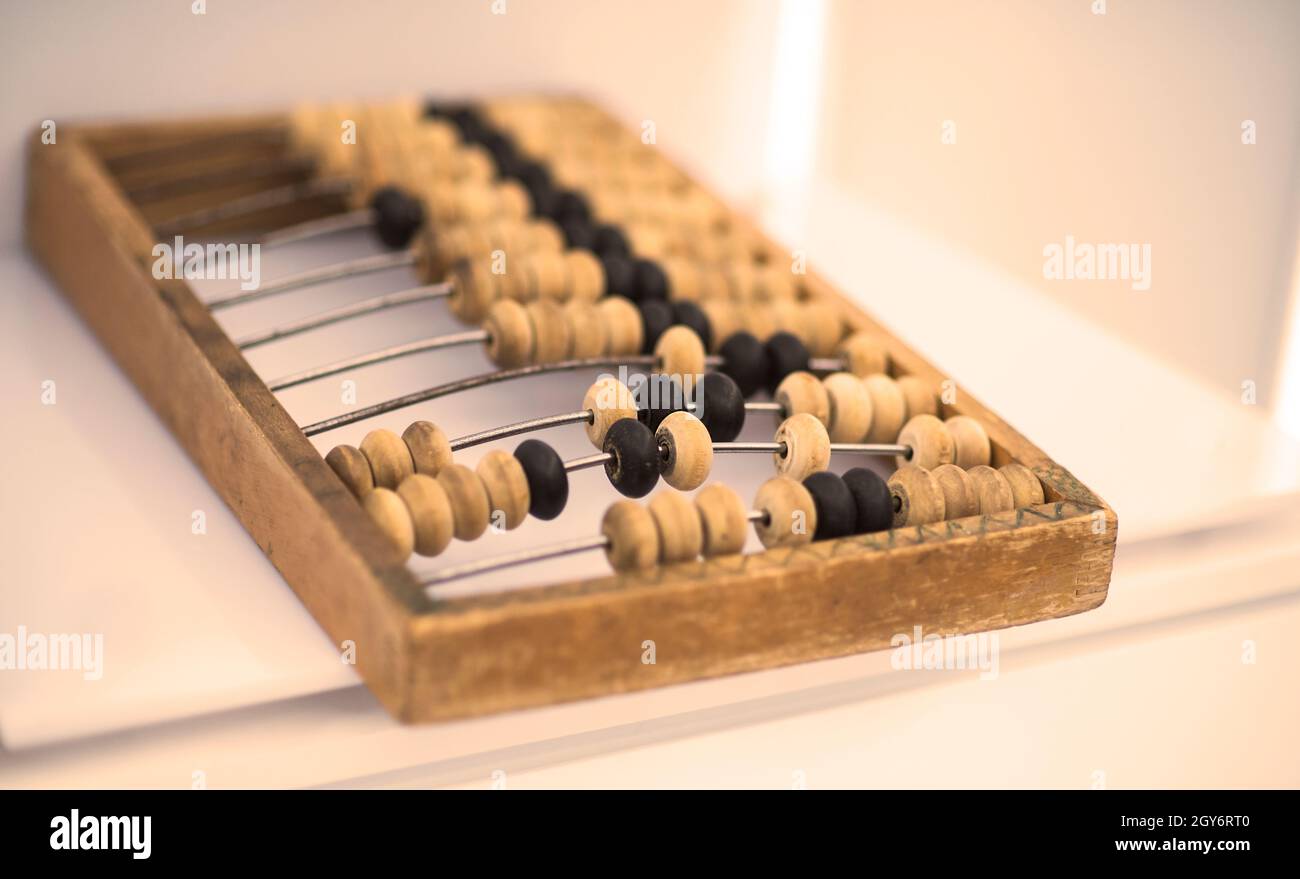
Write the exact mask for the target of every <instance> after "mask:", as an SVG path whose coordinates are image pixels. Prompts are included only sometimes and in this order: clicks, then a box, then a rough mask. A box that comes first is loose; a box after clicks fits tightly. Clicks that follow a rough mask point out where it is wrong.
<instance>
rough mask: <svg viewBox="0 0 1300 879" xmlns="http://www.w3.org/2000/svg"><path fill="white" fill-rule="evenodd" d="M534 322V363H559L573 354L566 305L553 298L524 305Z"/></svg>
mask: <svg viewBox="0 0 1300 879" xmlns="http://www.w3.org/2000/svg"><path fill="white" fill-rule="evenodd" d="M524 310H525V311H527V312H528V317H529V319H530V320H531V321H532V322H533V360H532V362H533V363H558V362H559V361H561V360H568V359H569V358H570V357H572V356H573V335H572V333H571V332H570V329H569V318H568V316H567V315H565V313H564V307H563V306H562V305H560V303H558V302H556V301H554V300H551V299H539V300H537V301H536V302H530V303H528V304H527V305H525V306H524Z"/></svg>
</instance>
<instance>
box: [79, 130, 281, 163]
mask: <svg viewBox="0 0 1300 879" xmlns="http://www.w3.org/2000/svg"><path fill="white" fill-rule="evenodd" d="M287 139H288V130H287V129H285V128H250V129H247V130H244V131H232V132H223V133H221V134H212V135H206V136H203V137H196V138H192V139H190V140H184V141H181V142H180V143H173V144H168V145H167V146H161V147H152V148H150V149H147V150H140V151H139V152H134V153H127V154H126V155H123V156H117V157H116V158H112V159H108V160H107V161H106V162H105V163H104V164H105V165H107V166H108V168H109V169H110V170H112V171H113V172H114V173H120V172H122V171H125V170H129V169H131V168H134V167H145V166H157V165H159V164H163V163H166V162H167V161H168V160H169V159H175V158H179V159H181V160H183V161H190V160H192V159H195V158H197V157H201V156H203V155H204V154H207V153H214V152H220V151H221V150H222V149H224V148H226V147H229V146H232V145H233V146H240V145H242V144H245V143H253V144H258V143H262V144H266V145H268V146H276V145H282V144H284V143H285V141H286V140H287Z"/></svg>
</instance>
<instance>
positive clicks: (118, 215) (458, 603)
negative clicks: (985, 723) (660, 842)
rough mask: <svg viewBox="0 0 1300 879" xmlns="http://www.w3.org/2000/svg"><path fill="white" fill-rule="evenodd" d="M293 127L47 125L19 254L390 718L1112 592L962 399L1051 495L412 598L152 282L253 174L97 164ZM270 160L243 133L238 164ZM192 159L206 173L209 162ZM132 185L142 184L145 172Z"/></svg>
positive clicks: (346, 511)
mask: <svg viewBox="0 0 1300 879" xmlns="http://www.w3.org/2000/svg"><path fill="white" fill-rule="evenodd" d="M287 121H288V119H287V116H275V115H267V116H259V117H245V118H223V119H216V120H204V121H189V122H161V123H136V124H107V125H82V126H61V127H60V128H59V129H58V131H57V141H56V142H55V143H53V144H47V143H43V142H42V139H41V136H40V135H41V132H39V131H38V132H36V133H35V135H34V136H33V138H32V142H31V147H30V150H29V158H28V191H27V216H26V224H27V241H28V245H29V247H30V248H31V249H32V251H33V252H34V253H35V254H36V256H37V257H38V258H39V259H40V260H41V262H43V263H44V265H45V266H46V268H47V269H48V271H49V273H50V274H51V276H52V277H53V278H54V279H55V281H57V282H58V284H59V285H60V286H61V287H62V288H63V290H64V293H65V294H66V296H67V297H68V299H69V300H70V301H71V302H72V303H73V305H74V306H75V307H76V308H77V309H78V311H80V313H81V315H82V317H83V318H84V319H85V321H86V322H87V323H88V324H89V325H90V327H91V329H92V330H94V332H95V333H96V335H98V336H99V338H100V339H101V341H102V342H103V344H104V346H105V347H106V348H107V349H108V351H109V353H110V354H111V355H112V356H113V358H114V359H115V360H116V361H117V362H118V364H119V365H120V366H121V367H122V369H123V370H125V371H126V373H127V374H128V375H129V376H130V377H131V380H132V381H133V382H134V383H135V384H136V386H137V387H138V388H139V389H140V391H141V393H142V394H143V395H144V397H145V399H147V400H148V402H149V404H150V405H151V406H152V407H153V408H154V410H155V411H156V412H157V413H158V415H159V416H160V417H161V418H162V420H163V422H164V423H165V424H166V425H167V427H168V429H169V430H171V432H172V433H173V434H174V435H175V436H176V438H177V439H178V440H179V441H180V443H181V445H183V446H184V447H185V449H186V451H187V452H188V453H189V455H190V457H191V458H192V459H193V460H194V462H195V463H196V464H198V466H199V467H200V469H202V471H203V473H204V474H205V476H206V477H207V479H208V481H209V482H210V483H211V484H212V485H213V486H214V487H215V488H216V489H217V491H218V492H219V493H220V494H221V497H222V498H223V499H224V500H225V502H226V503H227V504H228V505H229V506H230V508H231V509H232V510H233V511H234V512H235V514H236V515H237V516H238V517H239V520H240V521H241V522H242V523H243V525H244V527H245V528H246V529H247V530H248V533H249V534H251V535H252V536H253V539H254V540H256V541H257V543H258V545H259V546H260V547H261V548H262V551H263V552H264V553H266V556H267V558H269V559H270V560H271V562H272V563H273V564H274V565H275V566H276V567H277V568H278V569H279V571H280V572H281V574H283V576H284V578H285V580H286V581H287V582H288V583H289V585H290V586H291V587H292V588H293V590H294V591H295V592H296V593H297V594H298V597H299V598H300V599H301V601H302V602H303V604H305V605H306V607H307V609H308V610H309V611H310V612H311V613H312V615H313V616H314V617H315V618H316V620H317V622H319V623H320V625H321V627H322V628H323V629H324V630H325V631H326V633H328V635H329V637H330V638H332V639H333V640H334V641H335V643H340V642H342V641H345V640H351V641H354V642H355V643H356V645H357V651H356V656H357V668H358V669H359V671H360V673H361V676H362V678H363V679H364V680H365V682H366V684H367V685H368V686H369V687H370V689H371V690H372V691H373V692H374V693H375V695H376V696H378V697H379V699H380V701H382V702H383V704H384V705H385V706H386V707H387V709H388V710H389V711H390V712H392V714H393V715H394V716H396V717H398V718H400V719H401V720H403V721H406V722H421V721H432V720H440V719H446V718H454V717H464V716H472V715H479V714H485V713H489V712H495V711H503V710H506V709H513V708H521V707H526V706H533V705H544V704H548V703H553V702H561V701H566V700H571V699H581V698H587V697H592V696H598V695H603V694H607V693H618V692H625V691H631V690H638V689H642V688H647V687H656V686H663V685H665V684H671V683H677V682H681V681H690V680H695V679H698V678H705V677H713V676H717V675H724V674H731V673H735V672H743V671H752V670H755V669H762V668H770V667H773V666H780V665H786V664H790V663H796V662H804V661H808V660H814V659H823V658H827V657H834V656H843V655H846V654H852V653H859V652H865V651H870V650H878V649H881V648H885V647H888V646H889V644H890V639H891V637H892V636H893V635H894V634H896V633H899V632H906V633H910V632H911V631H912V630H913V626H916V625H920V626H922V627H923V629H924V630H925V631H926V632H927V633H933V634H936V635H945V634H956V633H970V632H978V631H984V630H988V629H997V628H1003V627H1006V626H1015V625H1021V624H1024V623H1031V622H1036V621H1039V620H1045V619H1050V618H1053V617H1061V616H1067V615H1070V614H1075V613H1080V612H1083V611H1087V610H1091V609H1092V608H1095V607H1097V606H1099V605H1100V604H1102V603H1103V602H1104V601H1105V599H1106V592H1107V588H1108V585H1109V582H1110V574H1111V566H1112V563H1113V560H1114V553H1115V538H1116V532H1117V524H1118V523H1117V519H1116V516H1115V513H1114V511H1113V510H1111V509H1110V508H1109V507H1108V506H1107V505H1106V504H1105V503H1104V502H1103V501H1102V500H1101V499H1100V498H1098V497H1097V496H1096V495H1095V494H1094V493H1093V492H1092V491H1090V490H1089V489H1088V488H1087V487H1086V486H1085V485H1083V483H1081V482H1079V481H1078V480H1077V479H1075V478H1074V476H1072V475H1071V474H1070V473H1069V472H1068V471H1067V470H1065V468H1063V467H1061V466H1060V465H1059V464H1057V463H1056V462H1055V461H1053V460H1052V459H1051V458H1049V457H1048V456H1047V455H1046V454H1045V453H1043V452H1042V451H1041V450H1039V449H1038V448H1037V447H1036V446H1034V445H1033V444H1032V443H1030V442H1029V441H1028V440H1027V439H1025V438H1024V437H1023V436H1021V435H1020V434H1019V433H1017V432H1016V431H1015V430H1014V429H1012V428H1011V427H1010V426H1009V425H1008V424H1007V423H1006V422H1005V421H1003V420H1002V419H1001V418H999V417H998V416H997V415H995V414H994V413H993V412H991V411H989V410H988V409H987V408H986V407H984V406H983V405H981V404H980V403H979V402H977V401H976V400H975V399H974V398H973V397H971V396H970V394H968V393H966V392H965V391H962V392H961V393H960V394H959V396H958V399H957V402H956V403H955V404H953V405H945V406H944V407H943V409H944V411H943V412H942V415H943V417H947V416H949V415H955V414H963V415H970V416H973V417H975V418H977V419H979V420H980V421H981V422H982V423H983V424H984V426H985V427H986V429H987V431H988V434H989V436H990V438H991V440H992V444H993V461H992V463H993V466H995V467H996V466H1000V465H1002V464H1005V463H1008V462H1011V461H1018V462H1020V463H1021V464H1024V465H1025V466H1027V467H1029V468H1030V469H1031V470H1032V471H1033V472H1034V473H1035V474H1036V475H1037V476H1038V478H1039V479H1040V480H1041V481H1042V483H1043V487H1044V491H1045V497H1046V503H1044V504H1042V505H1040V506H1036V507H1032V508H1027V509H1021V510H1016V511H1014V512H1009V513H1005V514H999V515H990V516H976V517H971V518H968V519H961V520H957V521H948V522H941V523H938V524H935V525H928V526H923V527H910V528H902V529H895V530H893V531H889V532H884V533H879V534H871V535H865V536H857V537H845V538H841V539H838V540H833V541H825V542H819V543H812V544H809V545H806V546H802V547H799V548H796V549H774V550H769V551H767V552H763V553H759V554H753V555H744V556H732V557H726V558H719V559H715V560H711V561H696V562H688V563H682V564H677V565H671V566H666V567H661V568H656V569H653V570H650V571H648V572H645V573H639V574H620V575H609V576H603V577H597V578H594V579H589V580H583V581H577V582H569V583H559V584H554V585H549V586H540V587H535V588H527V589H520V590H517V591H513V592H509V593H501V594H490V595H483V596H477V597H464V598H452V599H430V598H428V597H426V595H425V593H424V591H423V590H422V589H421V588H420V586H419V584H418V583H417V581H416V579H415V577H414V575H413V574H412V573H411V572H410V571H409V570H408V569H407V567H406V564H405V560H404V559H403V558H401V557H399V555H398V554H397V552H396V551H395V550H394V548H393V547H392V546H391V545H390V544H389V543H388V541H387V539H386V538H385V537H384V535H383V534H382V533H381V532H380V531H379V529H378V527H377V526H376V525H374V524H373V523H372V522H371V520H370V519H369V517H368V516H367V515H366V514H365V512H364V511H363V510H362V508H361V506H360V504H358V503H357V502H356V500H355V499H354V498H353V497H352V495H351V494H349V493H348V491H347V489H345V488H344V486H343V484H342V483H341V482H340V481H339V479H338V477H336V476H335V474H334V473H333V471H332V470H330V468H329V467H328V466H327V465H326V464H325V462H324V460H323V459H322V457H321V455H320V454H319V453H318V452H317V451H316V449H315V448H314V447H313V446H312V444H311V443H310V442H309V441H308V440H307V438H306V437H305V436H304V435H303V433H302V431H301V430H300V429H299V428H298V426H297V425H296V424H295V423H294V421H293V420H292V419H291V418H290V417H289V415H288V413H287V412H286V411H285V410H284V408H283V407H282V406H281V405H280V404H279V402H278V401H277V400H276V398H275V397H274V395H272V393H271V392H270V391H269V390H268V389H267V387H266V385H265V384H264V383H263V381H262V380H261V379H260V378H259V377H258V376H257V374H256V373H254V371H253V370H252V368H250V366H249V365H248V363H247V362H246V361H245V360H244V358H243V356H242V355H241V354H240V352H239V350H238V349H237V348H236V346H235V345H234V343H233V342H232V341H231V340H230V339H229V338H228V337H227V336H226V334H225V333H224V332H223V331H222V329H221V328H220V327H219V326H218V325H217V323H216V321H215V320H214V319H213V317H212V315H211V314H210V313H209V311H208V310H207V308H205V307H204V306H203V305H202V304H201V303H200V302H199V300H198V299H197V298H196V296H195V294H194V292H193V291H192V290H191V288H190V286H189V285H188V284H187V283H185V282H184V281H183V280H162V281H159V280H155V279H154V278H153V276H152V274H151V271H150V266H151V265H152V263H153V256H152V254H151V251H152V248H153V246H154V243H155V238H154V235H153V234H152V232H151V231H150V223H151V221H156V220H157V219H159V218H160V217H161V215H162V213H160V212H166V211H173V212H175V211H184V210H188V209H193V208H199V207H204V206H206V205H208V204H215V203H219V202H221V201H224V200H226V199H229V198H233V197H236V196H239V195H244V194H248V193H249V192H252V191H254V190H256V189H257V188H260V187H262V186H265V185H267V184H268V181H266V180H261V181H243V182H233V181H232V182H231V183H230V184H229V185H223V186H221V187H219V188H214V189H209V190H207V191H205V192H204V193H202V194H201V195H200V196H197V197H187V198H181V199H173V200H170V201H168V202H166V203H165V204H163V205H157V204H156V205H152V206H149V207H146V208H139V207H137V206H136V205H133V204H132V203H131V202H130V201H129V200H128V198H127V197H126V196H125V194H124V193H123V191H122V189H121V188H120V186H119V185H118V183H116V182H115V181H114V178H113V177H111V176H110V175H109V173H108V171H107V169H106V165H105V162H106V161H108V160H110V159H112V157H114V156H121V155H126V154H130V153H132V152H135V151H139V150H145V149H152V148H156V147H165V146H167V145H169V144H179V143H183V142H185V141H187V140H191V139H195V138H201V137H208V136H213V135H222V134H225V133H229V134H232V135H234V134H238V133H240V132H249V131H259V130H263V129H265V130H267V131H270V130H273V129H276V128H282V127H284V126H285V125H286V124H287ZM267 150H268V148H267V147H265V146H259V145H258V144H257V143H256V142H252V141H250V142H249V143H248V145H247V146H246V147H243V148H241V151H239V152H236V153H235V158H247V159H252V158H256V157H259V156H261V155H265V154H266V152H267ZM229 158H230V155H229V154H228V155H227V159H229ZM192 164H193V167H192V168H191V170H193V171H196V172H197V171H203V170H205V169H206V170H212V169H213V167H214V166H213V165H212V163H211V162H210V161H208V160H205V159H203V158H202V156H196V157H195V159H194V161H193V163H192ZM174 167H175V166H173V168H174ZM136 177H137V178H138V179H141V180H148V179H149V171H148V169H146V170H145V171H144V172H140V173H137V174H136ZM307 218H309V212H308V210H307V209H306V208H305V207H304V206H302V205H289V206H285V207H283V208H277V209H274V210H273V211H268V212H265V213H263V214H262V215H260V219H261V220H262V221H268V220H269V221H273V222H275V223H280V224H288V223H291V222H295V221H298V220H302V219H307ZM736 222H737V223H739V224H742V225H744V226H746V227H749V228H752V227H751V226H750V224H749V223H748V222H747V221H746V220H745V219H744V218H743V217H736ZM201 231H203V232H204V233H205V234H209V235H211V234H217V233H221V232H226V231H237V229H236V228H235V227H231V226H229V225H228V224H227V225H220V224H214V225H212V226H209V227H205V228H204V229H203V230H201ZM806 281H807V283H806V287H807V289H808V290H809V291H810V293H811V295H813V296H817V297H825V298H826V299H827V300H829V301H832V302H835V303H837V304H838V305H839V306H840V307H841V308H842V311H843V313H844V316H845V318H846V320H847V321H848V323H849V324H850V325H851V326H852V327H853V328H854V329H860V330H868V331H870V332H873V333H875V334H877V335H878V336H879V337H880V340H881V342H882V344H884V345H885V347H886V348H887V349H888V351H889V354H890V356H891V358H892V361H893V364H894V372H895V374H896V375H903V374H912V375H917V376H920V377H921V378H923V379H925V380H927V381H930V382H933V383H935V385H936V386H937V384H938V383H939V382H941V381H942V380H943V378H944V376H942V375H941V373H939V372H938V371H937V370H936V369H935V368H934V367H933V366H931V365H930V364H929V363H927V362H926V361H924V360H923V359H922V358H921V357H919V356H918V355H917V354H916V353H915V352H913V351H912V350H911V349H910V348H908V347H907V346H906V345H904V344H903V343H902V342H901V341H899V340H898V339H896V338H895V337H894V336H892V335H891V334H890V333H889V332H888V331H887V330H885V329H884V328H883V327H882V326H880V325H879V324H877V323H876V322H875V321H873V320H872V319H871V318H869V317H868V316H867V315H866V314H864V313H863V312H862V311H861V310H860V309H858V308H857V307H856V306H855V305H853V304H852V303H851V302H850V301H848V300H847V299H845V298H844V297H843V296H841V295H840V294H839V293H838V292H837V291H836V290H834V289H833V288H832V287H831V285H830V284H828V283H827V282H826V281H825V280H824V279H822V278H821V277H819V276H817V275H816V274H813V273H811V272H810V273H809V275H808V277H807V279H806ZM594 527H595V523H593V528H594ZM645 640H653V641H654V642H655V643H656V653H657V661H656V663H655V664H653V665H646V664H643V663H642V659H641V658H642V647H641V644H642V642H643V641H645Z"/></svg>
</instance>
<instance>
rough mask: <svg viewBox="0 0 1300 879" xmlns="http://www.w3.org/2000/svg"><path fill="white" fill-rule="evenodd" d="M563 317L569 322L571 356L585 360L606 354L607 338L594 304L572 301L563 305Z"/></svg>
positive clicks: (603, 324) (603, 323)
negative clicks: (571, 343) (571, 346)
mask: <svg viewBox="0 0 1300 879" xmlns="http://www.w3.org/2000/svg"><path fill="white" fill-rule="evenodd" d="M564 316H565V318H566V319H567V320H568V322H569V338H570V339H572V340H573V355H572V356H574V357H576V358H578V359H585V358H587V357H600V356H601V355H602V354H605V353H607V346H608V344H609V337H608V335H607V331H606V327H605V322H604V321H603V320H601V318H600V309H598V308H597V307H596V305H595V303H592V302H584V301H583V300H581V299H572V300H570V301H569V302H566V303H565V304H564Z"/></svg>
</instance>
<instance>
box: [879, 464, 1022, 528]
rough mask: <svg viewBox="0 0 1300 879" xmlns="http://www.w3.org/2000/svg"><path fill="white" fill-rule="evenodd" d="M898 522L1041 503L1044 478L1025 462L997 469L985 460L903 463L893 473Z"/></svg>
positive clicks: (1002, 510) (918, 522)
mask: <svg viewBox="0 0 1300 879" xmlns="http://www.w3.org/2000/svg"><path fill="white" fill-rule="evenodd" d="M889 490H890V494H891V495H892V496H893V498H894V511H895V512H894V527H895V528H899V527H902V526H904V525H926V524H929V523H932V522H942V521H944V520H945V519H961V518H964V517H966V516H975V515H989V514H991V513H1005V512H1009V511H1011V510H1016V509H1021V508H1023V507H1032V506H1037V505H1038V504H1041V503H1043V498H1044V495H1043V484H1042V483H1041V482H1039V481H1038V477H1037V476H1035V475H1034V474H1033V472H1032V471H1031V470H1030V469H1029V468H1028V467H1026V466H1024V465H1023V464H1017V463H1011V464H1004V465H1003V466H1001V467H999V468H998V469H996V470H994V469H993V468H992V467H989V466H988V465H986V464H981V465H978V466H975V467H972V468H970V469H969V470H964V469H962V468H961V467H959V466H956V465H954V464H942V465H940V466H938V467H935V468H933V469H928V468H925V467H918V466H917V465H915V464H904V465H902V466H901V467H899V468H898V469H897V470H896V471H894V474H893V475H892V476H890V477H889Z"/></svg>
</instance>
